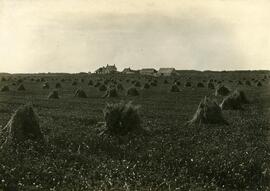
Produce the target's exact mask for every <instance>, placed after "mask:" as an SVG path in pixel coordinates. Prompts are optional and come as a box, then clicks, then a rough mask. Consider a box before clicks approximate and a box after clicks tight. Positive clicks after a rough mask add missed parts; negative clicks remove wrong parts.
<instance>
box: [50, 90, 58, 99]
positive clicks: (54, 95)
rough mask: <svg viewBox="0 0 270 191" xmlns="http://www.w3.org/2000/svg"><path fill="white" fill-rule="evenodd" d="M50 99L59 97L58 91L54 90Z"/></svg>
mask: <svg viewBox="0 0 270 191" xmlns="http://www.w3.org/2000/svg"><path fill="white" fill-rule="evenodd" d="M48 99H59V95H58V91H56V90H53V91H52V92H51V93H50V94H49V95H48Z"/></svg>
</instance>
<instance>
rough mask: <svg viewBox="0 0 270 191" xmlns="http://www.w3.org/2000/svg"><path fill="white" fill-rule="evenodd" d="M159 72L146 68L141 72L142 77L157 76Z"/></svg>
mask: <svg viewBox="0 0 270 191" xmlns="http://www.w3.org/2000/svg"><path fill="white" fill-rule="evenodd" d="M156 73H157V71H156V70H155V69H154V68H144V69H141V70H140V74H141V75H155V74H156Z"/></svg>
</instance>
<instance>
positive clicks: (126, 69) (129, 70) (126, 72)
mask: <svg viewBox="0 0 270 191" xmlns="http://www.w3.org/2000/svg"><path fill="white" fill-rule="evenodd" d="M122 73H123V74H136V73H138V71H137V70H132V69H130V68H125V69H124V70H123V71H122Z"/></svg>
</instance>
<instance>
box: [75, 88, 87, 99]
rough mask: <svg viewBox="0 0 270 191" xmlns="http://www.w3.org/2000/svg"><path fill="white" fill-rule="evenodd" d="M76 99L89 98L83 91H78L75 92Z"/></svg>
mask: <svg viewBox="0 0 270 191" xmlns="http://www.w3.org/2000/svg"><path fill="white" fill-rule="evenodd" d="M75 97H79V98H87V95H86V93H85V92H84V91H83V90H82V89H77V90H76V92H75Z"/></svg>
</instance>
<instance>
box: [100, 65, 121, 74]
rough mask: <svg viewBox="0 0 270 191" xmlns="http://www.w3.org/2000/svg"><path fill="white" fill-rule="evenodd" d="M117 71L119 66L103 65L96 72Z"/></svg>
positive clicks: (109, 72)
mask: <svg viewBox="0 0 270 191" xmlns="http://www.w3.org/2000/svg"><path fill="white" fill-rule="evenodd" d="M115 72H117V68H116V66H115V65H111V66H110V65H108V64H107V66H106V67H104V66H103V67H101V68H99V69H97V70H96V72H95V73H96V74H111V73H115Z"/></svg>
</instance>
